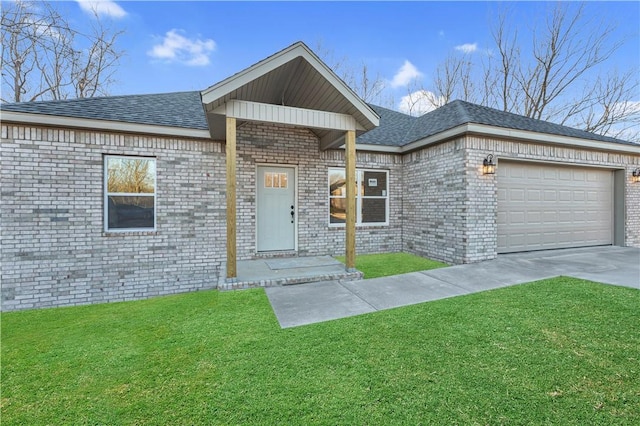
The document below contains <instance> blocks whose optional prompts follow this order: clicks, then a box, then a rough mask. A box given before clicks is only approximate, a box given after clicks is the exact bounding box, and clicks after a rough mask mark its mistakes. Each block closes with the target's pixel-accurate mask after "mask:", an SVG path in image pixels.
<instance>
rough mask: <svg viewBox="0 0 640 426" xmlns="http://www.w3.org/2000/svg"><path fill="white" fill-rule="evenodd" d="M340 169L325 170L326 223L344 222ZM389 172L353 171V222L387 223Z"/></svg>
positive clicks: (342, 186)
mask: <svg viewBox="0 0 640 426" xmlns="http://www.w3.org/2000/svg"><path fill="white" fill-rule="evenodd" d="M345 181H346V179H345V171H344V169H329V224H330V225H341V224H344V223H345V220H346V216H347V212H346V208H347V187H346V184H345ZM388 209H389V172H388V171H387V170H356V224H357V225H388V223H389V222H388Z"/></svg>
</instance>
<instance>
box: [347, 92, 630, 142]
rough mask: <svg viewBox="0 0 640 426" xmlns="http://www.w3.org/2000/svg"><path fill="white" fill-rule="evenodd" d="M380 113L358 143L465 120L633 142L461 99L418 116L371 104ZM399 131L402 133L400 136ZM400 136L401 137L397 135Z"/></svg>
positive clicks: (416, 135)
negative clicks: (378, 124)
mask: <svg viewBox="0 0 640 426" xmlns="http://www.w3.org/2000/svg"><path fill="white" fill-rule="evenodd" d="M372 107H373V108H374V110H375V111H376V112H377V113H378V115H379V116H380V127H379V128H378V129H375V130H372V131H370V132H368V133H365V134H364V135H362V136H360V137H359V138H358V142H359V143H364V144H374V145H391V146H404V145H407V144H409V143H411V142H415V141H418V140H420V139H424V138H427V137H429V136H433V135H435V134H438V133H440V132H443V131H445V130H449V129H452V128H454V127H457V126H460V125H462V124H467V123H475V124H486V125H489V126H495V127H502V128H507V129H516V130H527V131H531V132H538V133H546V134H551V135H558V136H570V137H575V138H581V139H588V140H595V141H603V142H613V143H622V144H629V145H634V144H633V143H632V142H627V141H624V140H620V139H616V138H611V137H608V136H602V135H597V134H595V133H589V132H585V131H584V130H578V129H574V128H572V127H567V126H561V125H559V124H555V123H550V122H547V121H542V120H536V119H533V118H529V117H524V116H522V115H518V114H512V113H509V112H504V111H500V110H497V109H494V108H489V107H485V106H481V105H476V104H472V103H469V102H464V101H460V100H455V101H453V102H450V103H448V104H446V105H444V106H442V107H440V108H438V109H436V110H434V111H431V112H428V113H426V114H424V115H423V116H420V117H409V118H407V117H408V116H407V115H405V114H402V113H399V112H396V111H391V110H388V109H386V108H381V107H377V106H372ZM400 135H402V136H400ZM398 137H400V139H397V138H398Z"/></svg>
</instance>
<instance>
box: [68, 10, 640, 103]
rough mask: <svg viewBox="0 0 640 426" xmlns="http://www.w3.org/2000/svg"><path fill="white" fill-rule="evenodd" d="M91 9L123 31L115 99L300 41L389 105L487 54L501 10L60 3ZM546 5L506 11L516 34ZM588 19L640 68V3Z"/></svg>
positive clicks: (206, 78)
mask: <svg viewBox="0 0 640 426" xmlns="http://www.w3.org/2000/svg"><path fill="white" fill-rule="evenodd" d="M95 3H98V4H97V6H98V7H99V12H100V13H101V15H102V17H103V19H106V20H111V21H112V24H113V25H114V26H115V27H118V28H122V29H124V30H125V33H124V35H123V36H122V37H121V39H120V43H119V48H120V49H122V50H124V51H125V56H124V58H123V59H122V61H121V64H120V68H119V71H118V72H117V74H116V79H117V82H116V83H115V84H114V85H113V86H111V88H110V93H111V94H114V95H118V94H134V93H135V94H140V93H159V92H171V91H182V90H201V89H204V88H206V87H208V86H210V85H212V84H214V83H216V82H218V81H220V80H222V79H224V78H226V77H228V76H230V75H232V74H234V73H236V72H238V71H240V70H242V69H244V68H245V67H247V66H249V65H251V64H253V63H255V62H257V61H259V60H261V59H263V58H265V57H267V56H269V55H271V54H273V53H275V52H277V51H279V50H281V49H283V48H285V47H286V46H288V45H290V44H292V43H294V42H295V41H298V40H301V41H304V42H305V43H306V44H307V45H308V46H309V47H311V48H312V49H315V48H316V47H317V46H318V45H319V44H320V45H321V46H322V48H323V49H324V50H325V51H331V52H332V56H333V57H334V59H337V58H347V60H348V62H349V64H351V65H352V66H354V67H356V68H357V67H359V66H360V65H361V64H363V63H366V64H367V66H368V67H369V69H370V72H372V73H373V74H378V75H379V76H380V77H382V78H384V79H385V80H387V81H388V82H389V84H387V89H386V90H387V91H388V92H389V94H390V95H392V96H393V97H394V98H396V99H399V98H400V97H401V96H402V95H403V94H406V92H407V87H406V84H405V83H406V81H407V79H406V78H401V77H403V76H404V77H418V78H421V79H422V80H423V81H424V82H425V83H427V82H428V81H429V79H430V78H431V76H432V74H433V71H434V69H435V67H436V65H437V64H438V63H439V62H441V61H442V60H443V59H444V58H445V57H446V55H447V54H449V53H451V52H456V48H457V49H458V50H460V49H468V50H475V51H474V52H473V54H482V52H485V51H486V50H487V49H488V48H489V47H490V46H491V44H492V39H491V34H490V29H489V26H490V22H491V20H492V19H493V18H495V15H496V13H497V12H498V10H499V7H500V3H498V2H429V1H422V2H418V1H416V2H365V1H361V2H214V1H194V2H170V1H117V2H113V1H102V2H91V1H87V0H78V1H75V2H71V1H70V2H59V3H57V4H58V5H59V7H60V8H61V10H63V11H64V13H65V14H67V15H68V16H69V18H70V19H71V20H72V22H74V23H75V24H77V25H78V26H82V25H87V24H88V23H89V22H90V21H89V20H90V19H91V18H90V15H89V14H88V13H87V10H86V9H87V8H88V7H89V6H91V5H94V6H95ZM553 4H554V3H544V2H515V3H508V5H509V7H511V8H512V11H513V13H514V15H513V16H514V19H516V20H517V22H518V23H519V25H520V26H522V28H523V29H524V28H526V27H527V26H530V25H532V24H533V17H541V16H544V12H545V11H547V10H549V9H550V8H551V7H552V6H553ZM587 13H588V15H589V16H593V17H597V18H602V19H604V20H606V21H608V22H613V23H616V24H617V25H618V27H619V28H618V31H617V34H616V35H617V36H619V37H625V36H627V37H628V41H627V42H626V44H625V45H624V46H623V47H622V48H621V49H620V50H619V52H618V53H617V54H616V57H615V58H614V60H613V63H614V64H615V65H616V66H618V67H620V68H621V69H628V68H629V67H632V66H634V67H636V68H638V69H640V41H639V40H640V38H639V32H640V2H589V3H587ZM403 66H404V68H403ZM401 71H403V72H404V73H401ZM394 78H395V80H394ZM392 82H395V84H391V83H392ZM638 100H640V96H639V99H638Z"/></svg>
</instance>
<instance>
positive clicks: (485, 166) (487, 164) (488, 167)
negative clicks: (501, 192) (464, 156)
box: [482, 154, 496, 175]
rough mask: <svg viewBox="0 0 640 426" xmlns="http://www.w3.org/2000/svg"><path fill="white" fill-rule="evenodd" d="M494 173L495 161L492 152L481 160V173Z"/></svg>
mask: <svg viewBox="0 0 640 426" xmlns="http://www.w3.org/2000/svg"><path fill="white" fill-rule="evenodd" d="M495 173H496V163H494V162H493V154H489V155H487V158H485V159H484V161H483V162H482V174H485V175H493V174H495Z"/></svg>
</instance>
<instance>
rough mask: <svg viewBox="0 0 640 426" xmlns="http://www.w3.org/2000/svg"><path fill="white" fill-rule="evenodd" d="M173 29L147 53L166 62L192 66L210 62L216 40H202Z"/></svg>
mask: <svg viewBox="0 0 640 426" xmlns="http://www.w3.org/2000/svg"><path fill="white" fill-rule="evenodd" d="M179 32H180V31H179V30H176V29H173V30H171V31H167V33H166V34H165V36H164V38H163V39H162V43H160V44H156V45H155V46H153V48H152V49H151V50H149V51H148V52H147V55H149V56H151V57H152V58H156V59H161V60H164V61H166V62H179V63H182V64H185V65H190V66H203V65H208V64H209V54H210V53H211V52H213V51H214V50H215V48H216V42H215V41H213V40H211V39H206V40H200V39H196V38H187V37H185V36H183V35H182V34H180V33H179Z"/></svg>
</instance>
